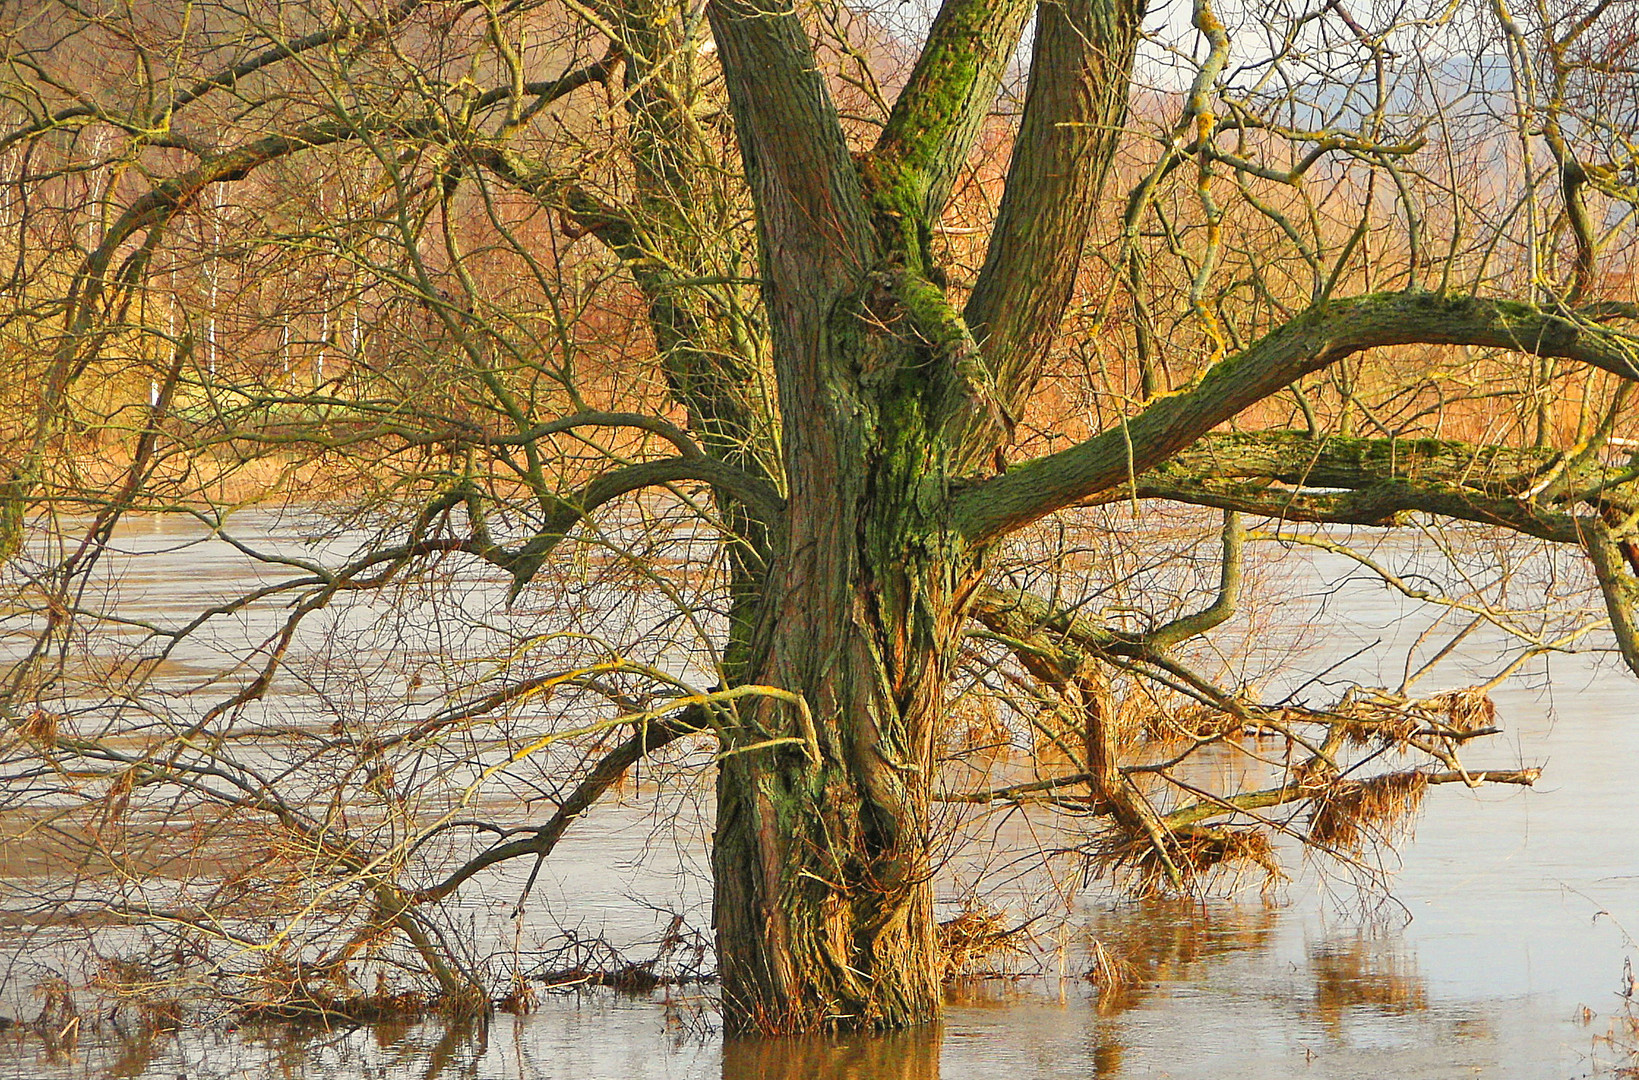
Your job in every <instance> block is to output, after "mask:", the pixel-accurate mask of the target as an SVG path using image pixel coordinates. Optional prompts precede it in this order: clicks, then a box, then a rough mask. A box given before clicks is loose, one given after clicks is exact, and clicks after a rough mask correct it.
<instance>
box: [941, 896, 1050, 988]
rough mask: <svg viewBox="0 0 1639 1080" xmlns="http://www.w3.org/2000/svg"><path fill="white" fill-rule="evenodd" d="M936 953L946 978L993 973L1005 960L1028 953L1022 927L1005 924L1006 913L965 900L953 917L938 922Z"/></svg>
mask: <svg viewBox="0 0 1639 1080" xmlns="http://www.w3.org/2000/svg"><path fill="white" fill-rule="evenodd" d="M939 954H940V958H941V960H942V962H943V965H944V977H945V978H947V979H953V978H961V977H963V976H968V977H972V976H978V975H995V974H997V973H998V972H1000V971H1005V970H1006V961H1008V960H1017V959H1021V958H1023V957H1026V956H1028V955H1029V954H1030V949H1029V945H1028V942H1027V941H1026V939H1025V928H1024V927H1023V926H1009V925H1008V920H1007V913H1006V912H1004V911H999V910H997V909H995V908H991V907H987V906H985V905H983V904H979V903H976V902H972V901H969V902H967V903H964V904H963V906H962V910H961V911H960V912H959V913H957V915H956V916H955V917H954V918H951V919H947V920H945V921H944V922H942V923H940V924H939Z"/></svg>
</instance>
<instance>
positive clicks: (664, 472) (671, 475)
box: [491, 457, 785, 600]
mask: <svg viewBox="0 0 1639 1080" xmlns="http://www.w3.org/2000/svg"><path fill="white" fill-rule="evenodd" d="M680 480H698V481H700V482H702V483H706V484H710V485H711V486H712V487H714V488H719V489H721V490H723V491H726V492H728V493H729V494H731V495H733V496H734V498H735V499H736V500H738V501H739V503H740V505H742V506H743V507H744V508H745V509H746V511H747V512H748V513H749V514H750V515H751V516H752V517H754V518H756V519H757V520H758V521H759V522H761V523H762V524H763V525H765V526H767V527H768V528H769V529H770V530H777V529H778V528H779V526H780V522H781V518H782V516H783V514H784V512H785V500H783V499H782V498H780V494H779V492H778V491H776V490H774V487H773V485H772V484H770V483H768V482H767V481H766V480H762V479H760V478H758V477H756V476H753V475H751V474H750V473H747V472H744V471H742V470H740V469H736V468H735V467H734V466H732V465H729V464H727V463H726V462H722V461H718V460H717V459H716V458H710V457H675V458H663V459H661V460H659V461H644V462H639V463H638V464H636V465H626V466H623V467H622V468H619V469H615V470H613V471H611V472H607V473H604V474H603V475H602V476H599V477H598V478H596V479H595V480H593V481H591V482H590V483H588V484H587V485H586V486H585V487H583V488H581V489H580V491H579V492H577V493H576V494H575V495H574V496H573V497H571V498H569V499H560V500H558V505H557V509H556V510H554V511H553V512H552V513H551V514H550V515H548V517H547V519H546V521H545V522H543V523H542V525H541V528H540V530H539V531H538V532H536V534H535V535H534V536H533V537H531V538H530V539H529V540H528V541H527V542H526V543H525V544H524V545H523V547H522V548H520V549H519V550H518V551H517V552H516V553H509V554H504V555H501V556H499V557H492V558H491V561H494V562H496V563H497V564H498V565H501V566H503V567H505V569H506V570H507V572H508V573H510V574H511V575H512V577H513V584H512V588H511V590H510V592H509V595H508V599H509V600H511V599H515V598H516V597H517V595H518V593H519V592H521V591H522V590H523V588H524V586H525V585H527V584H529V582H530V580H531V579H532V578H534V576H535V574H536V573H537V572H538V571H539V570H540V568H541V566H542V564H544V563H545V562H546V559H547V557H548V556H550V555H551V554H552V552H553V551H554V550H555V549H556V548H557V546H558V545H559V544H560V543H562V542H563V539H564V537H566V536H568V535H569V532H570V530H572V529H573V528H574V527H575V526H576V525H577V524H579V523H580V522H581V521H583V520H585V518H586V516H587V515H588V514H590V513H591V512H592V511H594V510H596V509H597V508H598V507H600V506H602V505H603V504H605V503H607V502H610V501H612V500H614V499H618V498H619V497H620V496H622V495H626V494H630V493H631V492H633V491H637V490H639V489H641V488H646V487H654V486H656V485H658V484H670V483H676V482H677V481H680Z"/></svg>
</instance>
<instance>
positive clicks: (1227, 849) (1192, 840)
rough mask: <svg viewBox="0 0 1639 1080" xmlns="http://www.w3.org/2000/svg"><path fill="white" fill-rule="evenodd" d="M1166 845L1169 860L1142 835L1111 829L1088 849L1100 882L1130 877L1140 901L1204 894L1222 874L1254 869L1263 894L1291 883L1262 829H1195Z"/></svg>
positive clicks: (1170, 836) (1176, 834)
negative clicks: (1103, 878) (1108, 877)
mask: <svg viewBox="0 0 1639 1080" xmlns="http://www.w3.org/2000/svg"><path fill="white" fill-rule="evenodd" d="M1163 844H1164V850H1165V856H1166V857H1165V859H1163V858H1162V852H1161V851H1158V850H1157V849H1156V845H1155V843H1154V842H1153V841H1152V840H1151V839H1150V837H1149V835H1148V834H1147V833H1145V832H1143V831H1142V830H1136V829H1135V830H1132V831H1128V830H1126V829H1121V828H1112V829H1111V830H1109V831H1108V832H1107V833H1106V834H1105V835H1104V837H1103V838H1102V839H1101V841H1100V842H1099V843H1096V844H1094V845H1093V846H1092V847H1090V848H1089V849H1087V856H1088V859H1089V860H1090V863H1091V865H1092V868H1093V869H1094V870H1095V871H1096V872H1097V873H1098V874H1099V875H1101V876H1102V875H1103V874H1112V875H1114V874H1123V873H1125V874H1130V875H1131V876H1132V878H1133V880H1132V882H1131V888H1132V891H1133V892H1134V893H1135V894H1137V895H1139V896H1162V895H1166V894H1169V893H1176V892H1179V891H1182V892H1184V893H1201V892H1204V891H1206V890H1207V889H1208V888H1209V887H1210V886H1211V885H1212V884H1213V879H1214V878H1216V877H1217V876H1218V875H1219V874H1220V873H1222V872H1225V871H1231V872H1239V871H1242V870H1245V869H1247V868H1249V867H1250V868H1255V869H1256V870H1257V871H1259V872H1261V880H1260V885H1261V886H1262V887H1263V888H1264V889H1269V888H1272V887H1274V886H1275V885H1278V884H1279V883H1280V882H1282V881H1285V880H1286V873H1285V871H1284V870H1283V869H1282V868H1281V864H1280V858H1279V856H1278V855H1277V854H1276V852H1275V846H1274V844H1273V843H1272V842H1271V841H1270V839H1269V836H1268V834H1267V833H1266V832H1265V831H1264V830H1263V829H1262V828H1260V827H1257V826H1248V827H1224V826H1209V825H1190V826H1186V827H1184V828H1181V829H1176V830H1173V831H1171V832H1169V833H1167V834H1165V836H1164V838H1163ZM1168 862H1170V863H1171V864H1172V867H1173V868H1174V869H1176V870H1177V872H1178V876H1179V879H1180V880H1179V882H1178V883H1177V884H1176V885H1175V884H1174V882H1173V880H1172V876H1171V874H1170V873H1169V872H1168V867H1167V863H1168Z"/></svg>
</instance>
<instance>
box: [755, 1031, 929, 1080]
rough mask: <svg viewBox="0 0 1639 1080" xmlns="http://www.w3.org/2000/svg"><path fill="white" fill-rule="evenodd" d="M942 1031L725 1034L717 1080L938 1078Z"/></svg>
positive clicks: (897, 1079)
mask: <svg viewBox="0 0 1639 1080" xmlns="http://www.w3.org/2000/svg"><path fill="white" fill-rule="evenodd" d="M943 1035H944V1033H943V1031H941V1030H940V1029H939V1028H938V1027H929V1028H928V1029H926V1030H923V1031H914V1032H902V1033H895V1034H892V1035H880V1036H876V1037H874V1038H858V1037H856V1038H837V1039H819V1038H803V1039H730V1040H728V1041H727V1042H725V1043H724V1044H723V1080H939V1049H940V1046H941V1045H942V1044H943V1042H944V1038H943Z"/></svg>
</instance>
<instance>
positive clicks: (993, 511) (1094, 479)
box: [952, 293, 1639, 543]
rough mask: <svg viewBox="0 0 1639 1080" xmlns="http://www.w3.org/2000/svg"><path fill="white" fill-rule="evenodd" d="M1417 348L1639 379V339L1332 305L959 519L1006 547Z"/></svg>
mask: <svg viewBox="0 0 1639 1080" xmlns="http://www.w3.org/2000/svg"><path fill="white" fill-rule="evenodd" d="M1413 344H1427V345H1471V346H1478V347H1483V348H1495V349H1509V350H1514V351H1517V352H1524V353H1530V354H1533V355H1537V356H1552V357H1560V358H1564V359H1569V360H1574V361H1578V362H1580V363H1585V364H1589V365H1591V366H1593V367H1597V368H1600V369H1602V370H1605V371H1609V372H1612V373H1613V374H1616V375H1619V376H1621V377H1622V378H1625V379H1639V338H1635V337H1634V336H1633V335H1630V334H1626V333H1622V332H1620V331H1615V330H1611V329H1608V328H1606V327H1603V326H1599V325H1597V324H1595V323H1592V322H1587V321H1578V320H1577V319H1575V318H1573V317H1571V316H1567V315H1561V314H1556V313H1553V312H1548V311H1543V310H1541V309H1539V308H1534V307H1530V306H1527V305H1524V304H1515V303H1510V302H1506V301H1501V300H1483V299H1479V298H1475V297H1448V296H1440V295H1436V294H1432V293H1375V294H1372V295H1369V296H1362V297H1354V298H1350V299H1345V300H1331V301H1326V302H1324V303H1321V304H1317V305H1316V306H1314V307H1312V308H1310V309H1309V310H1308V311H1306V312H1305V313H1304V314H1302V315H1299V316H1298V317H1297V318H1295V319H1293V320H1292V321H1290V322H1288V323H1286V324H1285V325H1284V326H1282V327H1281V328H1280V329H1278V330H1275V331H1274V332H1272V333H1270V334H1268V335H1266V336H1265V337H1264V338H1262V339H1261V340H1259V341H1258V342H1257V343H1255V344H1254V345H1252V346H1251V347H1250V348H1248V349H1246V350H1245V351H1243V352H1241V353H1240V354H1239V355H1237V356H1234V357H1230V358H1228V359H1226V360H1224V361H1222V362H1221V363H1219V364H1217V365H1216V366H1215V367H1213V368H1212V369H1211V370H1210V371H1208V372H1207V373H1206V374H1205V375H1204V376H1203V377H1202V378H1201V379H1200V380H1199V381H1198V382H1197V383H1196V384H1195V385H1194V386H1193V387H1191V388H1189V389H1187V390H1184V391H1180V392H1178V393H1175V394H1170V395H1167V396H1166V397H1162V398H1159V399H1157V400H1156V401H1155V402H1153V403H1152V404H1151V405H1150V406H1149V407H1148V408H1146V409H1144V410H1143V411H1142V412H1140V413H1139V414H1138V415H1137V416H1134V417H1133V418H1132V419H1131V420H1129V421H1127V422H1126V423H1124V424H1122V425H1120V426H1118V427H1115V428H1112V429H1110V430H1107V431H1104V432H1101V433H1099V434H1098V435H1095V436H1093V437H1092V438H1090V439H1088V440H1086V441H1085V442H1082V443H1080V444H1078V445H1076V446H1073V447H1070V448H1069V449H1067V450H1062V451H1059V452H1058V453H1055V454H1049V455H1047V456H1046V457H1042V458H1037V459H1035V460H1034V461H1028V462H1025V463H1023V464H1021V465H1018V466H1016V467H1014V468H1013V469H1011V470H1010V471H1009V472H1007V473H1006V474H1004V475H1002V476H998V477H995V478H994V479H991V480H988V481H986V482H984V483H982V484H977V485H974V486H972V487H969V488H967V489H966V490H965V491H963V492H961V493H960V494H959V495H957V496H956V497H955V499H954V500H953V507H952V511H953V513H952V516H953V519H954V521H955V523H956V526H957V528H959V529H960V531H961V532H962V533H963V534H964V535H965V536H966V537H967V538H968V540H969V541H970V542H973V543H984V542H987V541H991V540H994V539H997V538H998V537H1001V536H1004V535H1006V534H1007V533H1009V532H1012V531H1013V530H1015V529H1018V528H1021V527H1023V526H1024V525H1026V524H1028V523H1030V522H1032V521H1034V520H1036V519H1037V518H1040V517H1042V516H1043V515H1046V514H1050V513H1052V512H1053V511H1055V510H1060V509H1063V508H1064V507H1066V506H1069V505H1071V504H1073V503H1075V502H1078V501H1080V500H1082V499H1085V498H1087V497H1089V496H1091V495H1095V494H1097V493H1099V492H1103V491H1108V490H1110V489H1113V488H1118V487H1121V486H1123V485H1129V484H1131V483H1132V482H1133V481H1134V480H1136V478H1137V477H1138V475H1140V474H1142V473H1145V472H1147V471H1149V470H1150V469H1152V468H1154V467H1155V466H1157V465H1160V464H1161V463H1163V462H1165V461H1166V460H1167V459H1169V458H1171V457H1172V456H1174V455H1175V454H1177V453H1178V452H1179V451H1181V450H1183V449H1184V448H1185V447H1187V446H1189V445H1190V444H1191V443H1193V442H1195V440H1197V439H1199V438H1200V437H1201V436H1202V435H1205V434H1206V433H1207V432H1209V431H1211V430H1212V429H1213V428H1214V427H1216V426H1217V425H1219V424H1221V423H1223V422H1225V421H1226V420H1229V419H1230V418H1231V417H1233V416H1235V415H1236V414H1238V413H1240V412H1241V411H1242V410H1243V409H1246V408H1247V407H1249V406H1251V405H1253V404H1255V403H1257V402H1258V401H1261V400H1262V399H1264V398H1266V397H1268V396H1269V395H1270V394H1273V393H1275V392H1276V391H1277V390H1280V389H1281V388H1282V387H1284V386H1287V385H1288V384H1290V383H1292V382H1294V381H1296V380H1297V379H1299V378H1301V377H1303V376H1304V375H1307V374H1309V373H1310V372H1314V371H1318V370H1320V369H1322V368H1324V367H1326V366H1328V365H1330V364H1333V363H1336V362H1337V361H1338V360H1341V359H1343V358H1344V357H1346V356H1350V355H1352V354H1354V353H1357V352H1360V351H1362V350H1364V349H1370V348H1377V347H1381V346H1388V345H1413Z"/></svg>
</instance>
